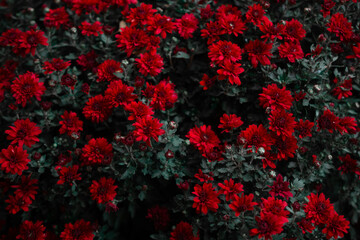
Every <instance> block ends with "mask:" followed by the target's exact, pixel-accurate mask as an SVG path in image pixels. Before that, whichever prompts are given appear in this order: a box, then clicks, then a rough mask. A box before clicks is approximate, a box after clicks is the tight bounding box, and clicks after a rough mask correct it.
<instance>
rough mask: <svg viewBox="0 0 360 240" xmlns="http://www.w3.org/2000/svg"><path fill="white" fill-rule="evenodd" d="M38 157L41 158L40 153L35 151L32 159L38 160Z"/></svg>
mask: <svg viewBox="0 0 360 240" xmlns="http://www.w3.org/2000/svg"><path fill="white" fill-rule="evenodd" d="M40 158H41V153H39V152H36V153H34V154H33V159H34V160H35V161H39V160H40Z"/></svg>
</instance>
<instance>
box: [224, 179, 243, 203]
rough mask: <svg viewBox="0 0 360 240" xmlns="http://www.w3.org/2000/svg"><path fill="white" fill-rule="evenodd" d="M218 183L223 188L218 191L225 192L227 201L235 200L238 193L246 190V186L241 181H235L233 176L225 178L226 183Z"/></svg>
mask: <svg viewBox="0 0 360 240" xmlns="http://www.w3.org/2000/svg"><path fill="white" fill-rule="evenodd" d="M218 185H219V187H220V188H221V189H220V190H219V192H218V193H219V194H224V195H225V197H226V201H230V200H234V198H235V196H236V195H237V194H238V193H241V192H243V191H244V189H243V187H244V186H243V185H242V184H241V183H235V182H234V180H233V179H232V178H230V179H229V180H225V181H224V183H219V184H218Z"/></svg>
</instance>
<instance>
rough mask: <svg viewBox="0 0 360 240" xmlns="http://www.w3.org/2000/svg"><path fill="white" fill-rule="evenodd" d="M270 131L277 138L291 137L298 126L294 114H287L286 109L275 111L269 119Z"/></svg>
mask: <svg viewBox="0 0 360 240" xmlns="http://www.w3.org/2000/svg"><path fill="white" fill-rule="evenodd" d="M269 123H270V126H269V129H270V130H271V131H273V132H274V133H276V135H277V136H282V137H290V136H291V135H292V134H293V132H294V128H295V126H296V122H295V117H293V115H292V113H287V112H285V110H284V109H281V110H278V109H276V110H274V111H272V112H271V114H270V117H269Z"/></svg>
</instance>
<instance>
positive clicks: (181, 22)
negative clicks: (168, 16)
mask: <svg viewBox="0 0 360 240" xmlns="http://www.w3.org/2000/svg"><path fill="white" fill-rule="evenodd" d="M175 25H176V27H177V28H178V31H179V34H180V36H181V37H183V38H184V39H188V38H192V37H193V33H194V32H195V30H196V29H197V28H198V25H199V20H197V19H196V17H195V16H194V14H192V13H185V14H184V15H183V16H182V17H181V18H180V19H176V21H175Z"/></svg>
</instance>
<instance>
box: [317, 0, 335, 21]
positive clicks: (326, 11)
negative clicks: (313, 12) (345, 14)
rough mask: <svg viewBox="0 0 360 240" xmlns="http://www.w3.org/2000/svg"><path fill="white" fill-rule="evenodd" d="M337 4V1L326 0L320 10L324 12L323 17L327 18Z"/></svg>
mask: <svg viewBox="0 0 360 240" xmlns="http://www.w3.org/2000/svg"><path fill="white" fill-rule="evenodd" d="M335 5H336V3H335V2H333V1H332V0H324V3H323V4H321V7H322V9H321V10H320V12H322V13H323V17H324V18H326V17H327V16H329V15H330V10H331V9H332V8H333V7H334V6H335Z"/></svg>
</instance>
